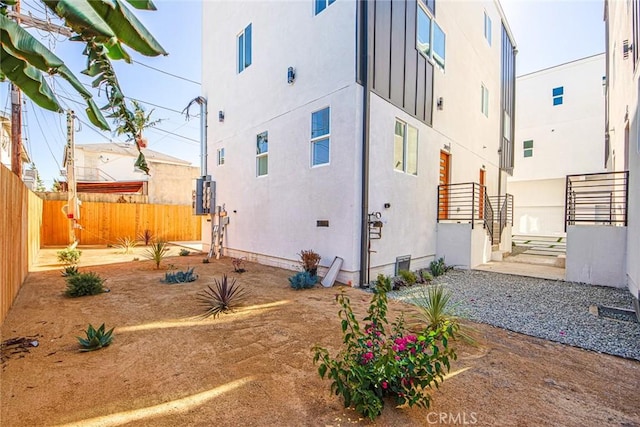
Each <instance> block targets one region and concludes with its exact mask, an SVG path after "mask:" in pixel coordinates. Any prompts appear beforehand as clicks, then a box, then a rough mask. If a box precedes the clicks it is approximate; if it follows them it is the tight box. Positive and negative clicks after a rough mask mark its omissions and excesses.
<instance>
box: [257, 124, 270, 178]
mask: <svg viewBox="0 0 640 427" xmlns="http://www.w3.org/2000/svg"><path fill="white" fill-rule="evenodd" d="M268 172H269V134H268V133H267V132H262V133H261V134H260V135H258V136H257V138H256V175H257V176H264V175H266V174H267V173H268Z"/></svg>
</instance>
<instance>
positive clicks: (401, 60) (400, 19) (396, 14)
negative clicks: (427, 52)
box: [389, 0, 406, 108]
mask: <svg viewBox="0 0 640 427" xmlns="http://www.w3.org/2000/svg"><path fill="white" fill-rule="evenodd" d="M405 6H406V2H405V0H393V1H392V2H391V76H390V77H391V78H390V84H391V91H390V96H389V98H390V99H391V103H392V104H393V105H397V106H399V107H400V108H404V87H405V82H404V80H405V75H404V65H405V62H406V60H405V48H404V41H405V34H406V26H405Z"/></svg>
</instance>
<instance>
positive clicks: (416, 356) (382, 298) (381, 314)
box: [313, 275, 456, 420]
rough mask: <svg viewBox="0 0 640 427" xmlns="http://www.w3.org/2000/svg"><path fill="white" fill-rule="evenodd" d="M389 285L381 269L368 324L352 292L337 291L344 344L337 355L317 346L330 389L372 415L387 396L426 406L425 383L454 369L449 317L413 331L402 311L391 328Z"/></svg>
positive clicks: (316, 358)
mask: <svg viewBox="0 0 640 427" xmlns="http://www.w3.org/2000/svg"><path fill="white" fill-rule="evenodd" d="M389 287H390V283H389V281H388V280H387V279H386V278H385V277H384V276H382V275H379V276H378V281H377V285H376V290H375V293H374V295H373V298H372V300H371V305H370V306H369V309H368V311H367V316H366V317H365V318H364V321H365V322H366V323H365V325H364V329H360V325H359V323H358V321H357V320H356V317H355V315H354V313H353V310H352V309H351V304H350V302H349V298H348V297H347V296H346V295H345V294H344V292H343V293H342V294H340V295H338V298H337V300H338V303H339V304H340V307H341V309H340V311H339V312H338V315H339V317H340V318H341V320H342V322H341V327H342V333H343V342H344V345H345V346H344V348H343V349H342V351H340V353H338V354H337V355H336V357H335V358H331V357H330V356H329V352H328V351H327V350H326V349H325V348H322V347H320V346H315V347H314V348H313V351H314V353H315V354H314V358H313V361H314V363H319V366H318V373H319V374H320V377H322V378H324V377H325V376H326V377H328V378H329V379H331V380H332V383H331V391H332V392H333V393H335V394H336V395H340V396H342V398H343V400H344V405H345V407H354V408H355V410H356V411H358V412H359V413H360V414H362V415H363V416H365V417H368V418H370V419H371V420H373V419H375V418H376V417H377V416H378V415H380V414H381V413H382V409H383V407H384V397H387V396H388V397H392V398H394V399H395V403H396V404H398V405H404V404H408V405H409V406H413V405H418V406H421V407H424V408H428V407H429V405H430V402H431V397H430V396H429V395H428V394H426V391H427V389H428V388H432V387H433V386H438V381H440V382H441V381H442V380H443V377H444V374H445V373H446V371H448V370H449V369H450V365H449V360H450V359H455V358H456V354H455V351H454V350H453V348H450V347H449V346H448V343H449V339H450V338H452V337H453V334H454V327H453V325H452V324H450V323H445V324H443V325H442V326H441V327H439V328H437V329H435V330H427V329H425V330H423V331H422V332H420V333H419V334H411V333H409V332H408V330H406V329H405V324H404V319H403V317H402V315H400V317H398V318H397V319H396V321H395V322H393V323H392V324H391V327H390V328H388V322H387V296H386V293H387V291H389Z"/></svg>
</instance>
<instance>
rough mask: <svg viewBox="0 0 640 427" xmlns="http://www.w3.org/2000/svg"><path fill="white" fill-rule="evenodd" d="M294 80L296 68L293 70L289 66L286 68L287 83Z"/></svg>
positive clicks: (291, 82)
mask: <svg viewBox="0 0 640 427" xmlns="http://www.w3.org/2000/svg"><path fill="white" fill-rule="evenodd" d="M295 80H296V70H294V69H293V67H289V68H288V69H287V83H289V84H293V82H294V81H295Z"/></svg>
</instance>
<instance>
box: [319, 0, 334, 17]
mask: <svg viewBox="0 0 640 427" xmlns="http://www.w3.org/2000/svg"><path fill="white" fill-rule="evenodd" d="M335 1H336V0H314V3H315V4H314V10H315V13H316V15H317V14H319V13H320V12H322V11H323V10H325V9H326V8H327V7H329V6H330V5H332V4H333V3H335Z"/></svg>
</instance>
